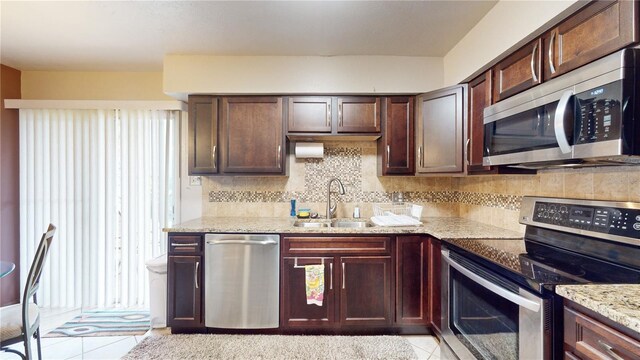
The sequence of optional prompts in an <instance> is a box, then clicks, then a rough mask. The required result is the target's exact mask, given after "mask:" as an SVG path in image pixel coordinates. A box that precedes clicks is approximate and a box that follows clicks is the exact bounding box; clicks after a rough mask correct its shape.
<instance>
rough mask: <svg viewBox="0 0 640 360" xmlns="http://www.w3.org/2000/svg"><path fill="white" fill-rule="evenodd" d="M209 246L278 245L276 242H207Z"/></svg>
mask: <svg viewBox="0 0 640 360" xmlns="http://www.w3.org/2000/svg"><path fill="white" fill-rule="evenodd" d="M207 244H208V245H232V244H234V245H238V244H240V245H277V244H278V242H277V241H274V240H207Z"/></svg>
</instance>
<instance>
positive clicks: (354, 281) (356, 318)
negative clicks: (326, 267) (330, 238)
mask: <svg viewBox="0 0 640 360" xmlns="http://www.w3.org/2000/svg"><path fill="white" fill-rule="evenodd" d="M340 265H341V269H340V273H341V277H342V280H341V281H340V324H341V325H357V326H369V325H377V326H388V325H390V324H391V256H345V257H340Z"/></svg>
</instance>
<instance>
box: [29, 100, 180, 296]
mask: <svg viewBox="0 0 640 360" xmlns="http://www.w3.org/2000/svg"><path fill="white" fill-rule="evenodd" d="M179 119H180V113H179V111H166V110H152V111H151V110H144V111H143V110H117V109H114V110H57V109H56V110H42V109H21V110H20V238H21V242H20V254H21V255H20V256H21V258H20V262H21V282H22V283H23V284H24V282H25V281H26V276H27V274H28V270H29V266H30V264H31V260H32V259H33V256H34V251H35V249H36V248H37V243H38V241H39V240H40V236H41V234H42V233H43V232H44V230H45V229H46V226H47V224H48V223H53V224H55V225H56V226H57V227H58V232H57V233H56V236H55V238H54V240H53V241H54V242H53V244H52V248H51V250H50V253H49V259H48V261H47V263H46V267H45V270H44V271H43V274H42V280H41V285H40V290H39V293H38V300H39V304H40V305H41V306H46V307H74V308H75V307H141V306H142V307H144V306H146V304H147V301H148V296H149V294H148V278H147V272H146V268H145V261H146V260H148V259H150V258H152V257H154V256H157V255H160V254H162V253H164V252H166V250H165V249H166V236H165V235H164V234H163V233H162V228H163V227H165V226H170V225H171V224H172V223H173V221H174V209H175V207H174V204H175V200H176V196H175V188H176V187H175V185H176V183H177V177H178V155H177V154H178V149H179V147H178V129H179V126H178V125H179Z"/></svg>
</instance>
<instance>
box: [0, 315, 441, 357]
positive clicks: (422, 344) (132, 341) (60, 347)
mask: <svg viewBox="0 0 640 360" xmlns="http://www.w3.org/2000/svg"><path fill="white" fill-rule="evenodd" d="M79 313H80V310H65V311H48V312H47V311H45V312H43V313H42V318H41V329H42V333H43V334H46V333H47V332H49V331H51V330H53V329H55V328H56V327H58V326H60V325H62V324H64V323H65V322H66V321H69V320H71V319H72V318H73V317H74V316H76V315H78V314H79ZM166 334H169V330H168V329H154V330H151V331H149V332H147V333H146V334H145V335H142V336H95V337H57V338H42V339H41V343H42V357H43V359H44V360H59V359H60V360H66V359H73V360H80V359H82V360H94V359H95V360H98V359H120V357H122V356H124V355H125V354H126V353H127V352H129V350H131V349H132V348H133V347H134V346H136V344H137V343H139V342H140V341H142V339H144V338H145V337H147V336H149V335H166ZM402 337H403V338H405V339H407V340H408V341H409V343H410V344H411V346H412V347H413V350H414V351H415V353H416V356H417V357H418V359H420V360H440V346H439V345H438V341H437V340H436V338H435V337H433V336H428V335H403V336H402ZM12 348H15V349H17V350H19V351H21V352H23V351H24V347H23V345H22V344H21V343H20V344H15V345H13V346H12ZM33 350H34V351H35V350H36V346H35V345H33ZM14 359H20V357H19V356H18V355H16V354H11V353H5V352H0V360H14Z"/></svg>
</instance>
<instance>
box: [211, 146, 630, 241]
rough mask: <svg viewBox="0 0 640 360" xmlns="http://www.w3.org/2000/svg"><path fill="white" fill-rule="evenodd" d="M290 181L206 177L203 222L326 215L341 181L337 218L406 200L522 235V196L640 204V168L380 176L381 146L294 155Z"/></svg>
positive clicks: (428, 213) (428, 211)
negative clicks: (296, 210) (298, 212)
mask: <svg viewBox="0 0 640 360" xmlns="http://www.w3.org/2000/svg"><path fill="white" fill-rule="evenodd" d="M288 161H289V166H290V168H289V169H290V171H289V177H208V178H204V179H203V186H204V188H203V190H204V193H205V194H207V196H206V197H205V198H204V199H203V215H205V216H287V215H288V214H289V201H290V200H291V199H296V200H297V203H298V205H299V207H301V206H303V207H310V208H311V209H312V210H313V211H317V212H319V213H320V215H324V211H325V210H324V209H325V207H326V191H327V188H326V187H327V182H328V181H329V180H330V179H332V178H334V177H336V178H339V179H340V180H341V181H342V182H343V184H344V186H345V189H346V194H345V195H339V194H338V191H337V185H333V188H332V198H333V199H335V200H337V201H338V216H340V217H349V216H350V215H351V214H352V213H353V208H354V207H355V206H359V207H360V208H361V213H362V216H363V217H369V216H371V215H372V212H373V210H372V207H373V204H375V203H388V202H391V198H392V194H393V193H394V192H402V194H403V197H404V201H406V202H413V203H417V204H420V205H423V206H424V208H425V209H424V210H423V214H422V215H423V217H427V216H460V217H464V218H468V219H471V220H476V221H479V222H483V223H487V224H490V225H494V226H499V227H503V228H506V229H509V230H515V231H523V229H524V228H523V227H522V226H521V225H519V224H518V211H519V210H520V202H521V199H522V196H524V195H533V196H555V197H573V198H582V199H590V198H592V199H607V200H620V201H637V202H640V167H632V166H627V167H616V168H593V169H578V170H576V169H573V170H550V171H542V172H539V173H538V175H521V176H475V177H462V178H452V177H414V176H410V177H377V175H376V143H375V142H346V141H341V142H325V156H324V158H322V159H295V157H294V156H293V155H289V159H288Z"/></svg>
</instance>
